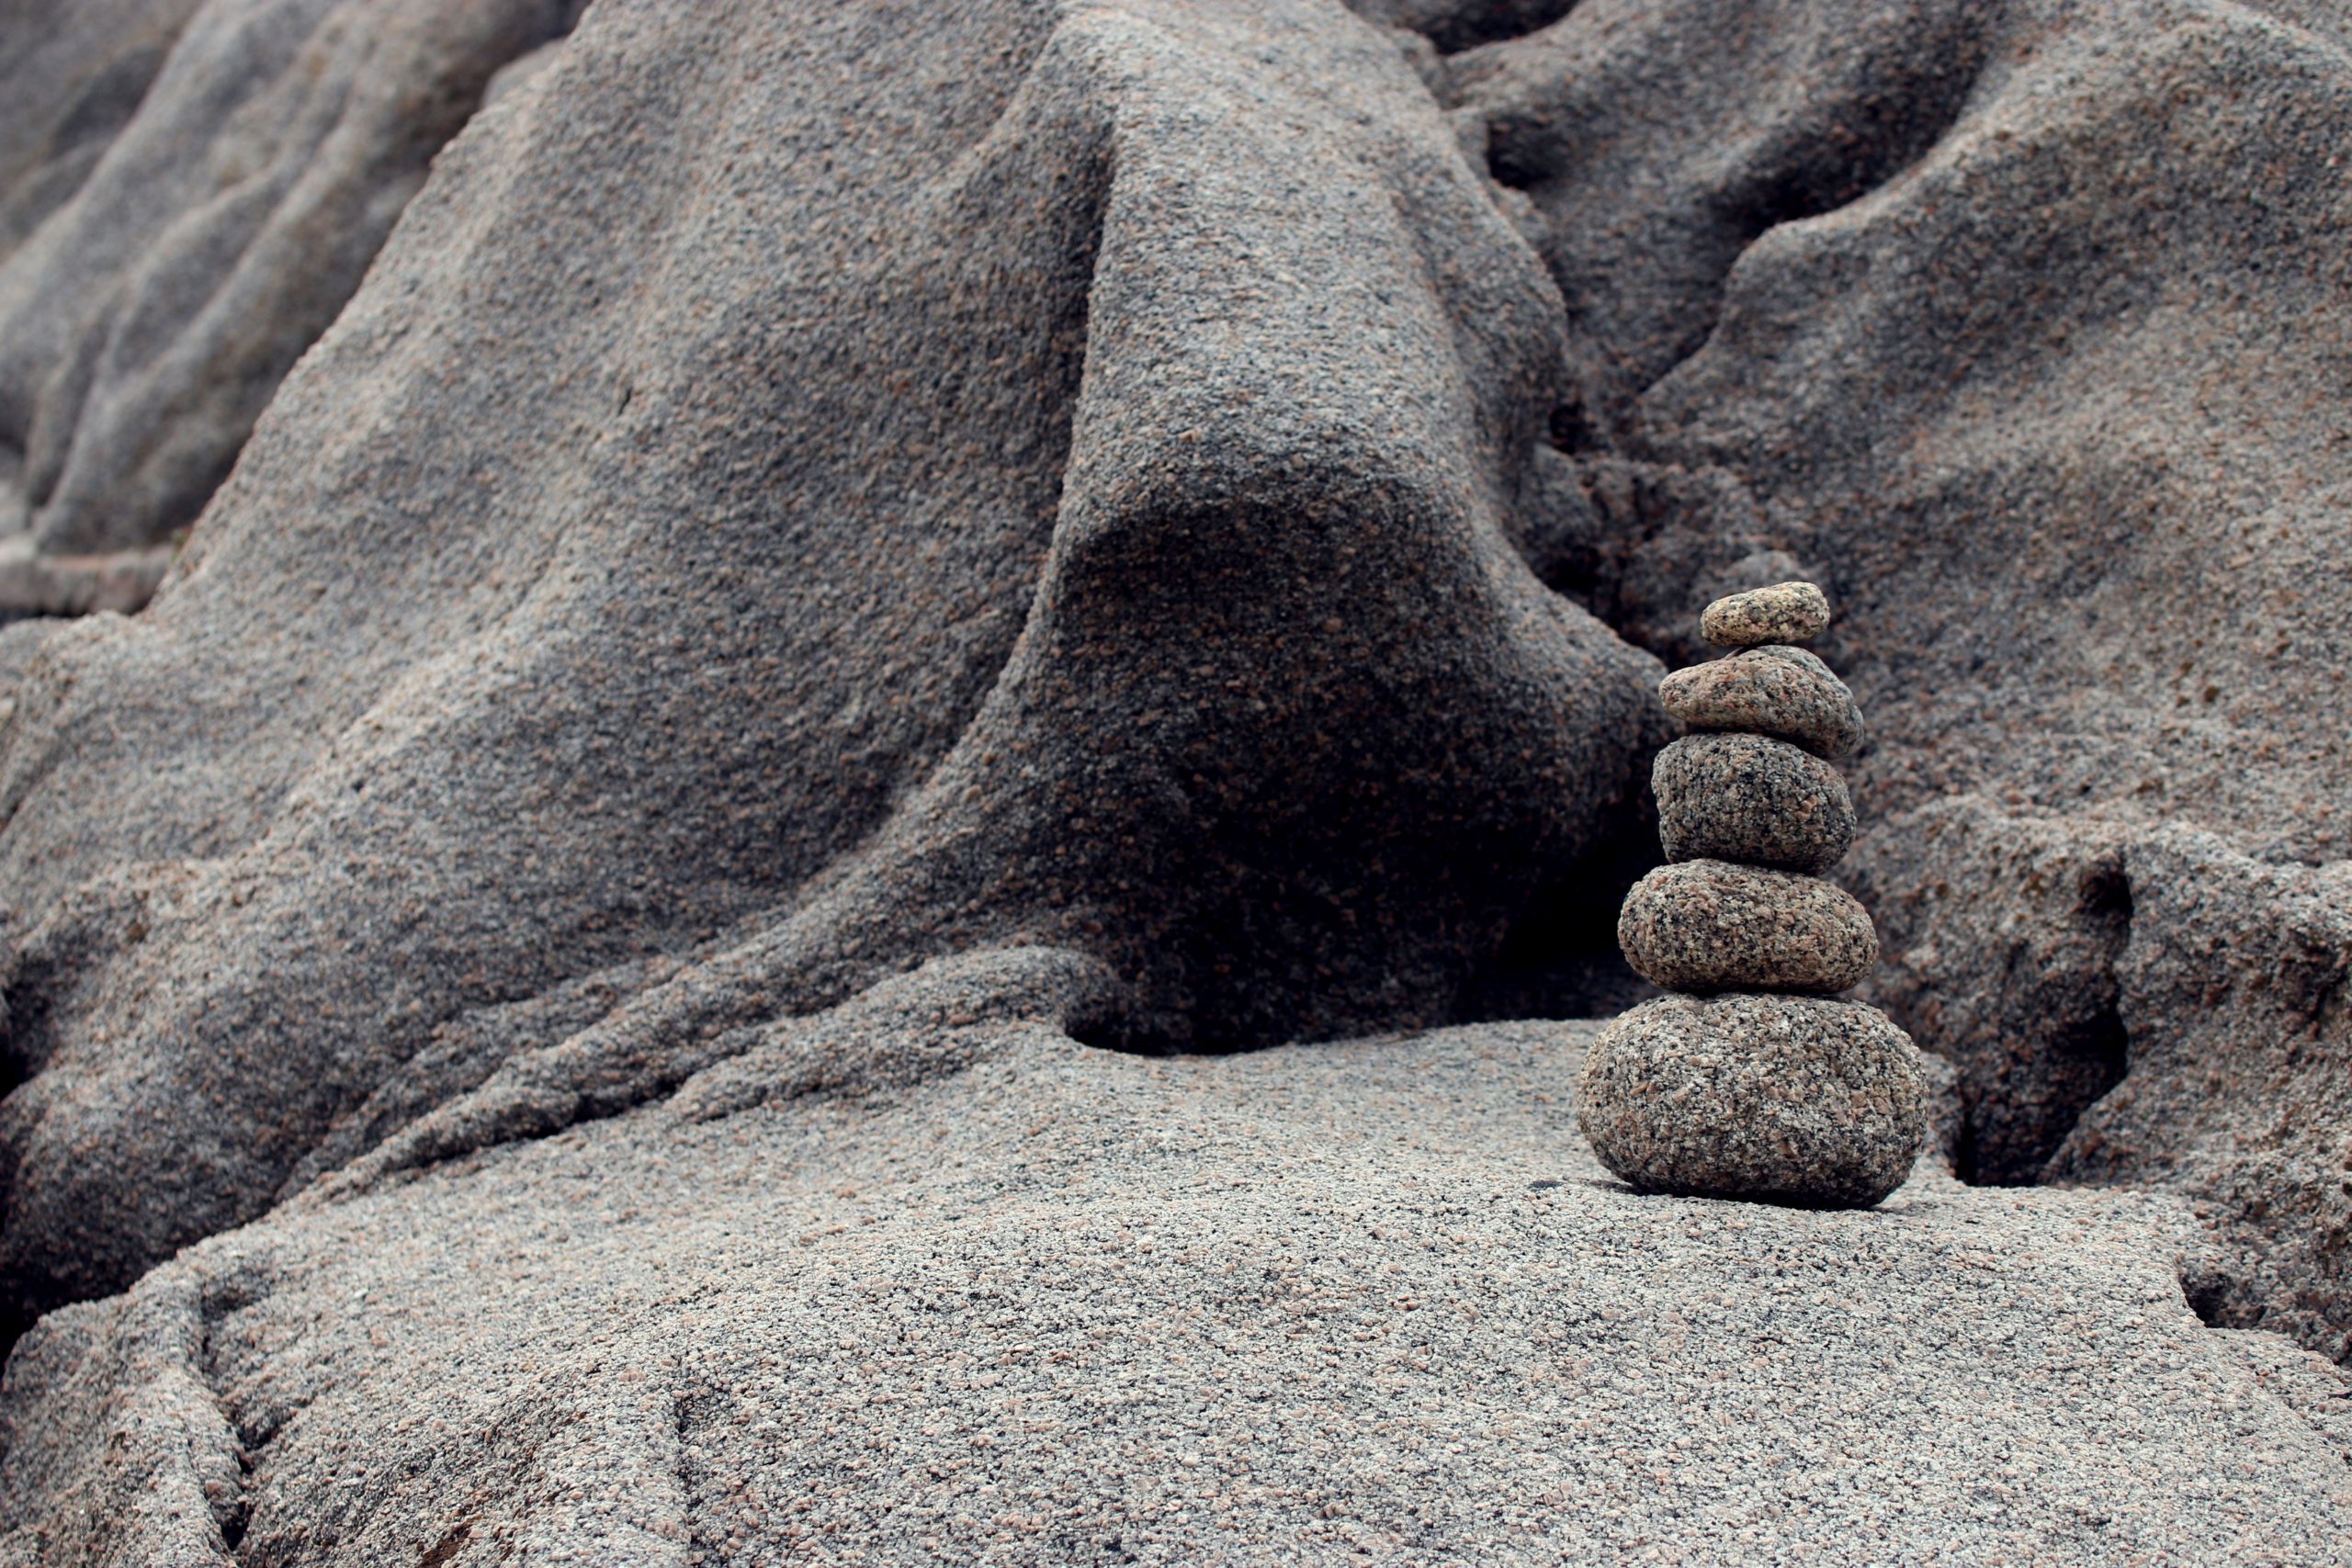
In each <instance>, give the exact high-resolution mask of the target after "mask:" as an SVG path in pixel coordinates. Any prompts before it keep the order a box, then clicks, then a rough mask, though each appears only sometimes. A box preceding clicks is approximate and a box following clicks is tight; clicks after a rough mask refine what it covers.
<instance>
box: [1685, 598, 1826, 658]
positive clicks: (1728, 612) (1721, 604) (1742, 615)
mask: <svg viewBox="0 0 2352 1568" xmlns="http://www.w3.org/2000/svg"><path fill="white" fill-rule="evenodd" d="M1828 624H1829V600H1828V598H1827V597H1826V595H1824V594H1823V592H1821V590H1820V589H1818V588H1816V587H1815V586H1814V585H1813V584H1812V583H1810V582H1776V583H1774V584H1773V585H1772V586H1771V587H1770V588H1751V589H1749V590H1748V591H1747V592H1745V593H1733V594H1730V595H1727V596H1726V597H1724V598H1721V599H1718V600H1716V601H1715V602H1714V603H1713V604H1710V605H1708V606H1707V607H1706V608H1705V609H1704V610H1702V611H1701V612H1700V613H1699V635H1700V636H1701V637H1705V638H1706V639H1707V640H1708V641H1709V642H1711V643H1713V644H1714V645H1715V646H1716V647H1717V648H1755V647H1758V645H1760V644H1763V643H1768V642H1783V643H1785V642H1811V641H1812V640H1813V639H1814V638H1815V637H1819V636H1820V635H1821V632H1822V628H1823V627H1825V626H1827V625H1828Z"/></svg>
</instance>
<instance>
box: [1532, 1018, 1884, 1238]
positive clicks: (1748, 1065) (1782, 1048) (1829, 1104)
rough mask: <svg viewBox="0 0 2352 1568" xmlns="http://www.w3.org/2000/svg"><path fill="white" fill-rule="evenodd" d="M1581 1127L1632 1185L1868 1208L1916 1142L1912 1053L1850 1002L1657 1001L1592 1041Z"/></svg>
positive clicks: (1806, 1204)
mask: <svg viewBox="0 0 2352 1568" xmlns="http://www.w3.org/2000/svg"><path fill="white" fill-rule="evenodd" d="M1577 1122H1578V1124H1579V1125H1580V1126H1581V1127H1582V1129H1583V1131H1584V1134H1585V1137H1586V1138H1587V1139H1588V1140H1589V1141H1590V1143H1591V1145H1592V1146H1593V1149H1594V1151H1595V1152H1596V1153H1597V1154H1599V1155H1600V1159H1601V1163H1602V1164H1604V1165H1606V1166H1607V1167H1608V1168H1610V1169H1611V1170H1612V1171H1615V1172H1616V1173H1617V1175H1618V1176H1619V1177H1620V1178H1622V1179H1623V1180H1625V1181H1626V1182H1627V1183H1628V1184H1630V1185H1631V1186H1633V1187H1634V1188H1635V1189H1637V1190H1641V1191H1645V1192H1671V1193H1679V1194H1683V1195H1686V1196H1692V1197H1704V1198H1747V1199H1754V1200H1759V1201H1766V1202H1773V1203H1785V1204H1794V1205H1798V1206H1801V1207H1805V1208H1856V1209H1860V1208H1868V1207H1870V1206H1871V1204H1873V1203H1876V1202H1877V1201H1879V1200H1881V1199H1882V1198H1884V1197H1885V1196H1886V1195H1887V1194H1888V1193H1890V1192H1892V1191H1894V1190H1895V1189H1896V1188H1897V1187H1899V1186H1901V1185H1902V1184H1903V1181H1904V1179H1905V1178H1906V1177H1907V1176H1909V1174H1910V1172H1911V1165H1912V1162H1913V1160H1914V1159H1915V1158H1916V1157H1917V1155H1918V1151H1919V1147H1920V1145H1921V1143H1922V1142H1923V1141H1924V1139H1925V1135H1926V1132H1927V1094H1926V1084H1925V1077H1924V1074H1923V1072H1922V1069H1921V1066H1920V1060H1919V1054H1918V1050H1917V1047H1916V1046H1914V1045H1913V1044H1912V1043H1911V1038H1910V1036H1909V1035H1907V1034H1905V1033H1904V1032H1903V1031H1902V1030H1900V1029H1898V1028H1896V1027H1895V1025H1894V1022H1893V1021H1891V1020H1889V1019H1888V1018H1887V1017H1886V1015H1885V1014H1884V1013H1882V1012H1880V1011H1879V1010H1877V1009H1876V1008H1873V1007H1870V1006H1867V1005H1865V1004H1863V1003H1860V1002H1849V1001H1836V1000H1831V999H1828V998H1818V997H1788V996H1758V995H1750V994H1737V993H1735V994H1733V995H1728V996H1723V997H1717V998H1711V999H1702V998H1694V997H1661V998H1658V999H1657V1000H1656V1001H1650V1002H1645V1003H1643V1004H1642V1005H1641V1006H1639V1007H1637V1008H1635V1009H1634V1010H1632V1011H1631V1012H1628V1013H1626V1014H1624V1015H1623V1017H1621V1018H1618V1019H1617V1020H1615V1021H1612V1022H1611V1024H1610V1025H1609V1026H1608V1027H1607V1028H1605V1029H1604V1030H1602V1031H1601V1032H1600V1038H1599V1039H1598V1040H1596V1041H1595V1042H1594V1043H1593V1046H1592V1049H1591V1051H1590V1052H1589V1054H1588V1055H1586V1057H1585V1068H1584V1077H1583V1081H1582V1085H1581V1089H1580V1092H1579V1093H1578V1096H1577Z"/></svg>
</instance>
